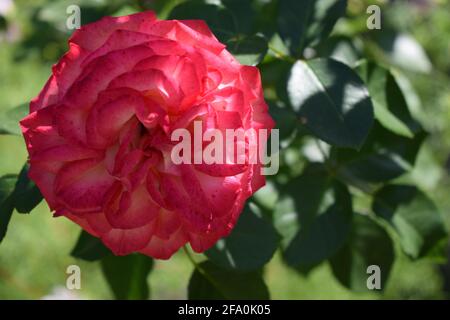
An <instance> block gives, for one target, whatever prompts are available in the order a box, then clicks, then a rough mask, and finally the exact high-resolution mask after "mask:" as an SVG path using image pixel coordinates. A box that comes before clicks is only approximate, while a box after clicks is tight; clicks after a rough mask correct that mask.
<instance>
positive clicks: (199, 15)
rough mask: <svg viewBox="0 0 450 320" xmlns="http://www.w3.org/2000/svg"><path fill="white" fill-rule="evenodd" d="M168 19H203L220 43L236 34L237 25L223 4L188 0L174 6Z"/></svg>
mask: <svg viewBox="0 0 450 320" xmlns="http://www.w3.org/2000/svg"><path fill="white" fill-rule="evenodd" d="M169 19H177V20H192V19H201V20H205V21H206V23H207V24H208V26H209V28H211V31H212V32H213V33H214V35H215V36H216V37H217V38H218V39H219V40H220V41H221V42H222V43H226V42H227V40H229V39H231V38H232V37H234V36H235V35H236V34H237V26H236V23H235V20H234V17H233V14H232V13H231V11H229V10H228V9H227V8H225V7H223V6H216V5H213V4H205V3H203V2H202V1H188V2H184V3H182V4H180V5H178V6H176V7H175V8H173V10H172V12H171V13H170V15H169Z"/></svg>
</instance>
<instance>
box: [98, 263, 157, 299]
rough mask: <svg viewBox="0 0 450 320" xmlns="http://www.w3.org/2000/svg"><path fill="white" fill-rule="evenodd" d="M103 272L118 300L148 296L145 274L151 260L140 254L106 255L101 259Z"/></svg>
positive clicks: (150, 264) (146, 274)
mask: <svg viewBox="0 0 450 320" xmlns="http://www.w3.org/2000/svg"><path fill="white" fill-rule="evenodd" d="M101 266H102V271H103V274H104V276H105V278H106V280H107V281H108V284H109V286H110V288H111V290H112V292H113V293H114V296H115V297H116V299H120V300H124V299H127V300H135V299H139V300H144V299H147V298H148V296H149V287H148V283H147V276H148V274H149V273H150V271H151V269H152V267H153V260H152V259H151V258H149V257H147V256H144V255H141V254H130V255H128V256H122V257H119V256H114V255H108V256H106V257H104V258H103V259H102V260H101Z"/></svg>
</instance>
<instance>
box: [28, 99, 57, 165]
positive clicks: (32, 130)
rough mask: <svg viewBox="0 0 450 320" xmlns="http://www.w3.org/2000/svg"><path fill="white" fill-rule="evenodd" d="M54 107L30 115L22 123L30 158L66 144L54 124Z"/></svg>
mask: <svg viewBox="0 0 450 320" xmlns="http://www.w3.org/2000/svg"><path fill="white" fill-rule="evenodd" d="M53 110H54V109H53V106H50V107H47V108H44V109H40V110H38V111H34V112H32V113H30V114H29V115H28V116H26V117H25V118H23V119H22V120H21V121H20V127H21V129H22V133H23V136H24V138H25V143H26V146H27V149H28V153H29V154H30V157H33V155H34V154H35V153H36V152H38V151H39V150H43V149H48V148H51V147H54V146H58V145H61V144H64V143H65V140H64V139H63V138H61V137H60V136H59V135H58V131H57V129H56V127H55V126H54V123H53Z"/></svg>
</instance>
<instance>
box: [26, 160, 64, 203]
mask: <svg viewBox="0 0 450 320" xmlns="http://www.w3.org/2000/svg"><path fill="white" fill-rule="evenodd" d="M28 176H29V177H30V179H31V180H33V181H34V182H35V183H36V185H37V186H38V188H39V190H40V191H41V193H42V195H43V196H44V198H45V200H46V201H47V203H48V205H49V207H50V209H51V210H55V209H57V208H58V207H59V205H58V199H57V197H56V195H55V191H54V184H55V174H54V173H51V172H48V171H47V170H46V168H45V167H43V166H42V165H40V164H33V165H32V166H30V169H29V171H28Z"/></svg>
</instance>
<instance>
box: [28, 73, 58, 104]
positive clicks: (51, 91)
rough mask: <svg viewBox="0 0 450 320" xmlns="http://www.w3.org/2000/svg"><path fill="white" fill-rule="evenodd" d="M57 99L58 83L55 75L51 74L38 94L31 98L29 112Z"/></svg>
mask: <svg viewBox="0 0 450 320" xmlns="http://www.w3.org/2000/svg"><path fill="white" fill-rule="evenodd" d="M57 99H58V85H57V82H56V78H55V76H54V75H51V76H50V78H49V79H48V80H47V82H46V83H45V86H44V88H43V89H42V91H41V92H40V93H39V95H38V96H37V97H35V98H34V99H33V100H31V102H30V112H35V111H37V110H39V109H42V108H44V107H46V106H48V105H51V104H54V103H56V102H57Z"/></svg>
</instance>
